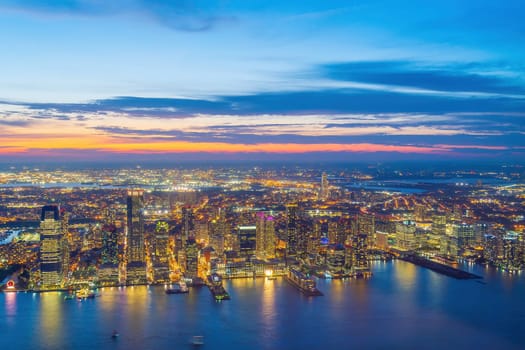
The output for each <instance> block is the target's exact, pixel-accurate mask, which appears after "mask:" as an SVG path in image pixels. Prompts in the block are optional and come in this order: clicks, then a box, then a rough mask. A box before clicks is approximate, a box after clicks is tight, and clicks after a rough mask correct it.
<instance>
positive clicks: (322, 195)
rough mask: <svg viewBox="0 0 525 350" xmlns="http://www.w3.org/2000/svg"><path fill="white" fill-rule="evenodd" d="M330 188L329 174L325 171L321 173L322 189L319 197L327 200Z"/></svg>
mask: <svg viewBox="0 0 525 350" xmlns="http://www.w3.org/2000/svg"><path fill="white" fill-rule="evenodd" d="M329 195H330V190H329V184H328V176H327V175H326V173H324V172H323V174H322V175H321V190H320V191H319V199H322V200H325V199H327V198H328V197H329Z"/></svg>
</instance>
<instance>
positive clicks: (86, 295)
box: [76, 289, 97, 300]
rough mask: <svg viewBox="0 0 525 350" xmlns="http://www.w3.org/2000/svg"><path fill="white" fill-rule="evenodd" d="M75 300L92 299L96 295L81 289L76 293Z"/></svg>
mask: <svg viewBox="0 0 525 350" xmlns="http://www.w3.org/2000/svg"><path fill="white" fill-rule="evenodd" d="M76 294H77V299H78V300H84V299H94V298H95V297H96V296H97V295H96V294H95V293H94V292H92V291H90V290H88V289H81V290H79V291H77V293H76Z"/></svg>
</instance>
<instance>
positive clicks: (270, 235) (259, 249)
mask: <svg viewBox="0 0 525 350" xmlns="http://www.w3.org/2000/svg"><path fill="white" fill-rule="evenodd" d="M255 226H256V236H257V238H256V241H257V242H256V255H257V257H258V258H259V259H270V258H273V257H275V226H274V219H273V216H270V215H265V214H264V213H263V212H259V213H257V221H256V222H255Z"/></svg>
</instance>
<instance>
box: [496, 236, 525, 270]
mask: <svg viewBox="0 0 525 350" xmlns="http://www.w3.org/2000/svg"><path fill="white" fill-rule="evenodd" d="M522 240H523V234H522V233H519V232H515V231H507V232H506V233H505V235H504V236H503V237H502V247H503V256H502V259H501V266H502V267H503V268H504V269H505V270H507V271H520V270H522V269H523V267H525V261H524V255H525V252H524V251H523V248H524V247H523V242H522Z"/></svg>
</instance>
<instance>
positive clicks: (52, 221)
mask: <svg viewBox="0 0 525 350" xmlns="http://www.w3.org/2000/svg"><path fill="white" fill-rule="evenodd" d="M39 233H40V279H41V288H42V289H53V288H59V287H61V286H62V283H63V281H64V275H63V274H64V266H63V262H64V253H65V251H64V248H65V246H67V242H65V240H64V235H63V232H62V222H61V221H60V215H59V208H58V206H56V205H46V206H44V207H43V208H42V214H41V217H40V228H39ZM66 252H68V251H66Z"/></svg>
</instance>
